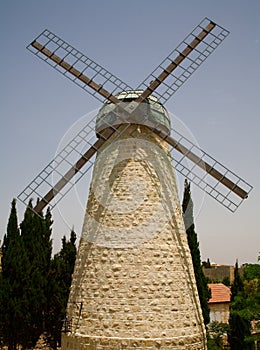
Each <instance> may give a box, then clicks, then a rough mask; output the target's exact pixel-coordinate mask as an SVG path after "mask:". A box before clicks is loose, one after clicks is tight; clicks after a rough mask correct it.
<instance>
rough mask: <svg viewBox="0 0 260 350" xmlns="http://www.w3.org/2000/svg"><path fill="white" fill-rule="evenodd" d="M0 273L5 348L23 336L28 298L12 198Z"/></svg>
mask: <svg viewBox="0 0 260 350" xmlns="http://www.w3.org/2000/svg"><path fill="white" fill-rule="evenodd" d="M2 252H3V257H2V274H1V276H0V334H1V338H2V342H3V343H4V344H6V345H7V346H8V350H14V349H16V347H17V345H18V344H20V343H21V340H22V339H25V338H26V334H25V332H24V322H25V318H26V314H25V310H26V309H28V300H26V298H24V294H23V290H24V285H26V283H27V279H28V276H27V274H26V270H27V268H28V266H29V261H28V257H27V255H26V251H25V249H24V245H23V242H22V240H21V236H20V232H19V228H18V222H17V213H16V201H15V200H13V201H12V207H11V213H10V216H9V220H8V225H7V233H6V235H5V236H4V241H3V246H2Z"/></svg>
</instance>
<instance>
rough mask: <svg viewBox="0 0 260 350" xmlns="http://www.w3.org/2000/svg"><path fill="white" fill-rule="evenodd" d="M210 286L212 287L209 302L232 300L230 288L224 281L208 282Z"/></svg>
mask: <svg viewBox="0 0 260 350" xmlns="http://www.w3.org/2000/svg"><path fill="white" fill-rule="evenodd" d="M208 287H209V288H210V289H211V298H210V299H209V304H210V303H228V302H230V298H231V292H230V289H229V288H228V287H227V286H225V285H224V284H223V283H212V284H211V283H210V284H208Z"/></svg>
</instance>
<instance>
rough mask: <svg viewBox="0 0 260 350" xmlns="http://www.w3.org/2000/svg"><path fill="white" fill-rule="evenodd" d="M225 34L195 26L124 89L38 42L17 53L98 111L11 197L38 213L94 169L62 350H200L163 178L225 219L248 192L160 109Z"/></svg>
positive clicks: (173, 200)
mask: <svg viewBox="0 0 260 350" xmlns="http://www.w3.org/2000/svg"><path fill="white" fill-rule="evenodd" d="M228 34H229V32H228V31H227V30H225V29H224V28H222V27H220V26H219V25H217V24H216V23H214V22H213V21H211V20H209V19H207V18H205V19H204V20H203V21H202V22H201V23H200V24H199V25H198V26H196V28H195V29H194V30H193V31H192V32H191V33H190V34H189V35H188V36H187V37H186V38H185V39H184V40H183V41H182V42H181V43H180V44H179V45H178V46H177V47H176V48H175V49H174V50H173V51H172V52H171V53H170V54H169V55H168V56H167V57H166V58H165V59H164V60H163V62H162V63H161V64H160V65H159V66H158V67H157V68H156V69H155V70H154V71H153V72H152V73H151V74H150V75H149V76H148V77H147V78H146V79H145V80H144V81H143V82H142V83H141V84H140V85H139V86H138V87H137V88H136V89H133V88H132V87H131V86H129V85H127V84H125V83H124V82H123V81H121V80H120V79H119V78H117V77H115V76H114V75H112V74H111V73H110V72H108V71H107V70H106V69H105V68H103V67H102V66H100V65H98V64H97V63H96V62H94V61H92V60H91V59H90V58H88V57H87V56H85V55H84V54H82V53H81V52H80V51H78V50H76V49H75V48H73V47H72V46H71V45H69V44H68V43H66V42H65V41H63V40H62V39H61V38H59V37H58V36H56V35H55V34H53V33H51V32H50V31H48V30H45V31H44V32H42V33H41V34H40V35H39V36H38V37H37V38H36V39H35V40H34V41H33V42H32V43H31V44H30V45H29V46H28V47H27V48H28V49H29V50H30V51H31V52H33V53H34V54H35V55H36V56H38V57H39V58H41V59H42V60H44V61H46V62H47V63H48V64H50V65H51V66H52V67H53V68H55V69H56V70H57V71H59V72H60V73H61V74H63V75H65V76H66V77H68V78H69V79H70V80H72V81H73V82H74V83H75V84H77V85H78V86H80V87H81V88H82V89H84V90H85V91H87V92H89V93H91V94H92V95H93V96H94V97H95V98H97V99H98V100H99V101H101V102H102V103H103V105H102V107H101V108H100V110H99V112H98V115H97V116H96V117H95V118H93V119H92V120H91V121H90V122H89V123H88V124H87V125H86V126H84V127H83V129H82V130H81V131H79V133H78V134H77V135H76V137H75V138H74V139H73V140H72V141H71V142H70V143H69V144H68V145H67V146H66V147H65V148H64V149H63V150H62V151H61V152H60V153H59V154H58V155H57V156H56V157H55V158H54V159H53V160H52V161H51V162H50V163H49V164H48V165H47V166H46V167H45V168H44V169H43V171H42V172H40V174H39V175H38V176H37V177H36V178H35V179H34V180H33V181H32V182H31V183H30V184H29V185H28V186H27V187H26V188H25V190H24V191H23V192H22V193H21V194H20V195H19V196H18V199H19V200H21V201H22V202H23V203H25V204H27V203H28V201H29V199H30V198H31V197H32V196H36V197H39V198H40V200H39V201H38V202H37V204H36V206H35V207H34V208H33V210H34V211H35V212H36V213H40V212H41V211H42V210H43V209H44V208H45V207H46V206H47V205H49V206H50V207H51V208H52V207H53V206H54V205H55V204H57V203H58V202H59V201H60V200H61V199H62V198H63V197H64V196H65V194H66V193H67V192H68V191H69V190H70V189H71V188H72V187H73V186H74V184H75V182H77V181H78V180H79V179H80V178H81V177H82V176H83V175H84V174H86V173H88V172H89V171H90V169H91V168H92V165H94V167H93V173H92V182H91V186H90V190H89V197H88V202H87V208H86V214H85V219H84V223H83V229H82V237H81V241H80V245H79V249H78V257H77V261H76V266H75V271H74V275H73V282H72V286H71V292H70V298H69V302H68V307H67V323H66V332H65V333H64V334H63V340H62V349H79V348H80V349H81V348H82V349H125V348H127V349H145V348H149V349H158V348H161V349H171V350H172V349H186V348H187V346H189V347H190V348H191V349H205V348H206V342H205V329H204V326H203V319H202V314H201V310H200V302H199V299H198V294H197V290H196V282H195V279H194V273H193V268H192V262H191V257H190V253H189V248H188V244H187V238H186V234H185V228H184V224H183V219H182V213H181V209H180V204H179V200H178V191H177V185H176V180H175V170H174V169H176V170H177V171H179V172H180V173H181V174H183V175H184V176H185V177H186V178H188V179H189V180H190V181H192V182H193V183H195V184H196V185H197V186H198V187H200V188H201V189H202V190H204V191H205V192H207V193H208V194H209V195H211V196H212V197H213V198H215V199H216V200H217V201H218V202H220V203H221V204H223V205H224V206H225V207H227V208H228V209H229V210H231V211H235V210H236V209H237V208H238V206H239V205H240V204H241V203H242V201H243V200H244V199H245V198H247V197H248V194H249V192H250V191H251V189H252V187H251V186H250V185H249V184H248V183H247V182H245V181H244V180H242V179H241V178H240V177H238V176H237V175H235V174H234V173H233V172H231V171H230V170H229V169H227V168H226V167H225V166H223V165H222V164H220V163H219V162H217V161H216V160H215V159H214V158H212V157H211V156H209V155H208V154H207V153H206V152H204V151H203V150H201V149H199V148H198V147H197V146H196V145H194V144H193V143H192V142H190V141H189V140H188V139H186V138H185V137H184V136H182V135H181V134H180V133H178V132H177V131H176V130H174V129H172V128H171V125H170V119H169V116H168V113H167V110H166V109H165V107H164V104H165V103H166V102H167V101H168V99H169V98H170V97H171V96H172V95H173V94H174V93H175V92H176V91H177V90H178V89H179V87H181V86H182V84H183V83H184V82H185V81H186V80H187V79H188V78H189V77H190V76H191V74H192V73H193V72H194V71H195V70H196V69H197V68H198V67H199V66H200V65H201V64H202V63H203V62H204V61H205V59H206V58H207V57H208V56H209V55H210V54H211V53H212V52H213V51H214V50H215V49H216V48H217V46H218V45H219V44H220V43H221V42H222V41H223V40H224V39H225V38H226V36H227V35H228ZM93 137H95V138H96V139H95V141H93ZM176 151H177V152H176ZM177 154H179V156H178V155H177ZM75 155H77V156H78V160H77V161H76V162H74V161H73V160H72V159H75ZM172 159H173V161H174V167H173V163H172ZM187 160H188V165H187ZM190 162H192V164H193V165H192V166H191V165H190ZM53 174H54V175H55V176H56V179H57V180H56V181H55V184H54V185H53V181H52V177H53ZM54 199H56V201H55V203H54V204H52V203H53V202H54Z"/></svg>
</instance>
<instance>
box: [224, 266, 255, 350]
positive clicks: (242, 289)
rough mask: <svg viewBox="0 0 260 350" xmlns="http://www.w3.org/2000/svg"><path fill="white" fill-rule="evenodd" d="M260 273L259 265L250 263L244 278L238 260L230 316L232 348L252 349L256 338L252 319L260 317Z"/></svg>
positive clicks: (236, 349) (237, 349)
mask: <svg viewBox="0 0 260 350" xmlns="http://www.w3.org/2000/svg"><path fill="white" fill-rule="evenodd" d="M258 273H259V270H258V268H257V267H255V266H254V265H253V266H252V268H251V267H250V265H248V266H246V267H245V268H244V280H243V279H242V278H241V276H240V275H239V270H238V262H236V265H235V279H234V283H233V285H232V287H231V290H232V302H231V308H230V318H229V325H230V332H229V343H230V347H231V349H232V350H246V349H248V350H249V349H252V346H253V342H254V338H253V336H252V335H251V321H253V320H259V319H260V288H259V280H258V278H257V276H259V275H258ZM245 278H246V279H245Z"/></svg>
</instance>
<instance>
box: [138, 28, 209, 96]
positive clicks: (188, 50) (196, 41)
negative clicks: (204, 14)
mask: <svg viewBox="0 0 260 350" xmlns="http://www.w3.org/2000/svg"><path fill="white" fill-rule="evenodd" d="M215 26H216V24H215V23H213V22H210V23H209V24H208V25H207V26H206V27H205V28H204V29H202V31H201V32H200V33H199V34H198V35H197V36H196V37H195V38H194V39H193V40H192V42H191V43H190V44H189V45H188V46H187V47H186V48H185V49H184V50H183V51H182V52H181V53H180V54H179V56H178V57H176V58H175V60H174V61H172V62H171V63H170V64H169V65H168V67H167V68H165V69H164V70H163V71H162V73H161V74H160V75H159V76H158V77H157V78H156V79H155V80H153V81H152V82H151V83H150V85H149V86H148V87H147V89H146V90H144V92H143V93H142V94H141V95H140V96H139V97H138V98H137V100H136V102H143V101H144V100H145V99H146V98H147V97H149V96H150V95H151V94H152V93H153V91H155V90H156V89H157V88H158V86H159V85H161V83H162V82H163V81H164V80H165V79H166V78H167V77H168V76H169V75H170V74H171V73H172V72H173V71H174V70H175V69H176V68H177V67H178V66H179V65H180V63H181V62H182V61H183V60H184V59H185V58H186V57H187V56H188V55H189V54H190V53H191V52H192V50H194V49H195V48H196V46H198V45H199V43H201V41H202V40H203V39H204V38H205V37H206V36H207V35H208V34H209V33H210V32H211V31H212V29H213V28H214V27H215Z"/></svg>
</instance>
